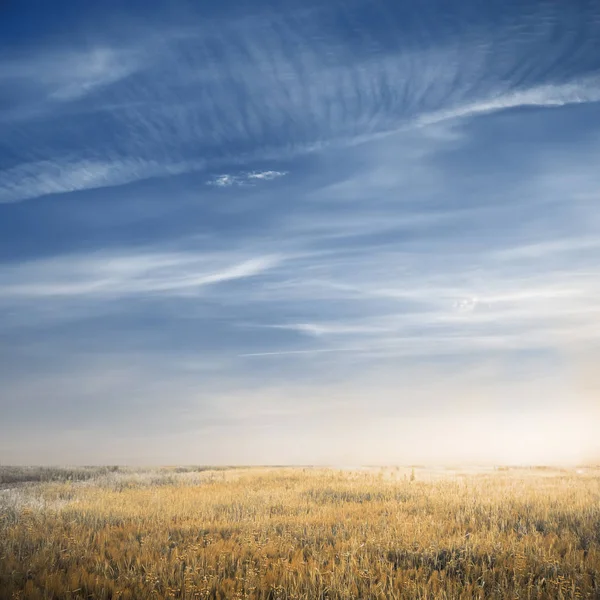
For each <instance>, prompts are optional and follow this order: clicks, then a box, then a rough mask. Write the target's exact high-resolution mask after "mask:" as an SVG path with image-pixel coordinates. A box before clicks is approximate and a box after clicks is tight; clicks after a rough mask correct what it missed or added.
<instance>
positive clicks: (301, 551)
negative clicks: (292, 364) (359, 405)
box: [0, 469, 600, 600]
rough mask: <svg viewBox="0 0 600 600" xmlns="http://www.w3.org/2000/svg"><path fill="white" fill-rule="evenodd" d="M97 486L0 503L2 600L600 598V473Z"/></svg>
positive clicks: (240, 477)
mask: <svg viewBox="0 0 600 600" xmlns="http://www.w3.org/2000/svg"><path fill="white" fill-rule="evenodd" d="M81 479H83V480H82V481H72V480H68V479H67V480H66V481H45V482H39V483H33V484H20V485H18V486H17V487H15V488H13V489H4V490H2V489H0V597H2V598H34V599H35V598H228V599H229V598H232V599H233V598H270V599H273V600H275V599H279V598H280V599H292V598H310V599H318V598H336V599H350V598H381V599H384V598H385V599H387V598H423V599H424V598H430V599H433V598H435V599H438V598H448V599H453V600H454V599H458V598H502V599H506V598H600V473H599V472H597V471H593V470H587V471H585V472H583V473H578V472H575V471H555V470H550V469H545V470H502V471H500V470H497V471H490V472H480V473H476V472H472V473H458V472H441V471H438V472H433V471H425V470H423V469H415V477H414V481H413V480H411V479H412V478H411V470H410V469H407V470H395V469H385V470H375V469H373V470H364V471H357V470H345V471H335V470H325V469H240V470H228V471H210V470H200V469H198V470H194V469H188V470H183V471H182V470H179V471H178V470H175V469H171V470H160V471H156V470H155V471H150V470H146V471H145V472H141V473H135V472H132V471H123V470H118V469H117V470H112V471H111V470H106V471H103V472H99V473H97V474H96V476H94V477H87V476H86V477H82V478H81ZM5 487H6V485H5Z"/></svg>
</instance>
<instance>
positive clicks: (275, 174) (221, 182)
mask: <svg viewBox="0 0 600 600" xmlns="http://www.w3.org/2000/svg"><path fill="white" fill-rule="evenodd" d="M285 175H287V173H286V172H285V171H251V172H249V173H235V174H223V175H217V176H216V177H214V178H213V179H209V180H208V181H207V185H214V186H216V187H230V186H233V185H242V186H243V185H252V184H253V183H255V182H258V181H271V180H272V179H278V178H279V177H283V176H285Z"/></svg>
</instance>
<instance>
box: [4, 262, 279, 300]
mask: <svg viewBox="0 0 600 600" xmlns="http://www.w3.org/2000/svg"><path fill="white" fill-rule="evenodd" d="M281 261H282V257H280V256H276V255H271V256H256V257H240V256H235V255H228V254H216V253H208V254H203V253H192V252H177V253H167V254H160V253H155V252H150V253H146V254H134V253H126V254H115V253H101V254H92V255H82V256H66V257H58V258H54V259H42V260H37V261H32V262H28V263H21V264H19V265H18V267H11V266H9V267H4V268H2V269H0V290H1V291H2V295H3V297H4V299H5V301H6V300H8V299H9V298H14V299H16V298H21V299H35V298H38V299H42V298H57V297H58V298H60V297H67V298H68V297H78V296H79V297H81V296H83V297H89V298H100V299H108V298H119V297H124V296H130V295H144V294H162V295H181V294H184V295H186V294H194V293H196V292H197V291H199V290H200V289H201V288H203V287H205V286H210V285H216V284H219V283H225V282H229V281H236V280H240V279H246V278H249V277H255V276H257V275H261V274H263V273H265V272H267V271H269V270H270V269H273V268H274V267H276V266H277V265H278V264H279V263H280V262H281Z"/></svg>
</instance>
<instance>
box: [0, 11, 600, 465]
mask: <svg viewBox="0 0 600 600" xmlns="http://www.w3.org/2000/svg"><path fill="white" fill-rule="evenodd" d="M599 156H600V3H598V2H596V1H595V0H571V1H569V2H559V1H550V0H548V1H543V0H520V1H519V2H517V1H516V0H514V1H512V0H509V1H506V0H502V1H501V0H491V1H488V2H477V1H475V0H463V1H460V2H459V1H458V0H455V1H451V2H445V1H442V0H424V1H422V2H409V1H408V0H402V1H392V0H389V1H388V0H376V1H373V0H369V1H367V0H350V1H344V2H341V1H338V0H332V1H328V2H314V1H310V0H309V1H303V2H300V1H299V0H289V1H286V2H270V1H268V0H259V1H258V2H252V3H241V2H232V1H226V2H219V3H208V2H200V3H193V2H186V1H183V0H178V1H177V2H154V1H153V2H150V3H140V4H136V3H129V4H128V6H127V8H125V7H124V5H123V3H120V2H113V1H107V2H103V3H99V4H98V5H97V6H96V5H92V4H90V3H81V2H72V1H70V0H63V1H61V2H59V3H48V4H47V5H46V4H44V5H42V4H39V5H37V6H36V10H32V5H28V3H26V2H5V3H2V5H1V6H0V383H1V385H0V415H1V417H0V462H1V463H4V464H25V463H36V464H49V463H71V464H73V463H78V464H90V463H94V464H98V463H101V464H116V463H119V464H123V463H130V464H158V463H160V464H167V463H168V464H175V463H199V464H215V465H218V464H257V463H259V464H309V463H319V464H350V465H355V464H365V463H368V464H374V463H387V464H390V463H403V464H410V463H430V464H439V463H448V462H452V463H457V462H468V463H513V464H514V463H538V464H539V463H582V462H587V461H598V460H600V441H599V440H598V435H597V431H598V430H600V374H599V373H600V368H599V365H600V303H599V302H598V297H599V295H600V234H599V232H600V192H599V190H600V169H598V162H599V161H598V157H599Z"/></svg>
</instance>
